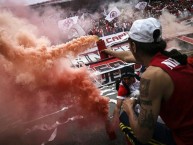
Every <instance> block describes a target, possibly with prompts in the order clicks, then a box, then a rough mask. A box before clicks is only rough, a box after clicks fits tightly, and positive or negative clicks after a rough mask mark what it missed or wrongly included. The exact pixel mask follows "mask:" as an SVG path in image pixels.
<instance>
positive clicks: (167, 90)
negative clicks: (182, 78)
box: [141, 66, 174, 99]
mask: <svg viewBox="0 0 193 145" xmlns="http://www.w3.org/2000/svg"><path fill="white" fill-rule="evenodd" d="M141 78H142V79H147V80H150V81H151V86H152V87H151V88H153V89H154V91H156V92H157V93H161V94H163V96H164V97H166V99H167V98H168V97H170V96H171V94H172V92H173V88H174V85H173V81H172V79H171V77H170V76H169V75H168V73H167V72H165V71H164V70H163V69H161V68H160V67H154V66H150V67H148V68H147V69H146V71H145V72H144V73H143V74H142V76H141Z"/></svg>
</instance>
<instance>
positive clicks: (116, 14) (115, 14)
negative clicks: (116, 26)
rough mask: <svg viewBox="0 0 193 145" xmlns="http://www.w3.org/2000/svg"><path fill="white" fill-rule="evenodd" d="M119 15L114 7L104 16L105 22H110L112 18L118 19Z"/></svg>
mask: <svg viewBox="0 0 193 145" xmlns="http://www.w3.org/2000/svg"><path fill="white" fill-rule="evenodd" d="M120 15H121V12H120V11H119V9H118V8H117V7H114V8H113V9H112V10H111V11H110V12H109V14H108V15H107V16H106V18H105V20H107V21H109V22H111V21H112V20H113V19H114V18H116V17H118V16H120Z"/></svg>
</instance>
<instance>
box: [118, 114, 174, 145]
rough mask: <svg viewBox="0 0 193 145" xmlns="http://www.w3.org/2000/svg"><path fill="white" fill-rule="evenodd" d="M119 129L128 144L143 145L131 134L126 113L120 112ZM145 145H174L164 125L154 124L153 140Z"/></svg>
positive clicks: (168, 130) (170, 134)
mask: <svg viewBox="0 0 193 145" xmlns="http://www.w3.org/2000/svg"><path fill="white" fill-rule="evenodd" d="M120 128H121V130H122V132H123V133H124V134H125V135H126V138H127V141H128V144H132V145H144V144H142V143H140V142H139V141H138V140H137V139H136V137H135V136H134V134H133V131H132V130H131V128H130V125H129V119H128V116H127V114H126V112H122V113H121V116H120ZM146 145H176V144H175V142H174V140H173V137H172V133H171V131H170V129H168V128H167V127H166V125H165V124H162V123H159V122H157V123H156V127H155V130H154V135H153V138H152V139H151V140H150V141H149V142H148V143H147V144H146Z"/></svg>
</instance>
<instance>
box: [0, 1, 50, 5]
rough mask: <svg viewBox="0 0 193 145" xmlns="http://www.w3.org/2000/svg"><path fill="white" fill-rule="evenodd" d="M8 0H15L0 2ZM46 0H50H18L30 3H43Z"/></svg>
mask: <svg viewBox="0 0 193 145" xmlns="http://www.w3.org/2000/svg"><path fill="white" fill-rule="evenodd" d="M7 1H13V0H0V4H1V3H3V2H7ZM45 1H49V0H17V2H20V3H24V4H28V5H30V4H36V3H41V2H45Z"/></svg>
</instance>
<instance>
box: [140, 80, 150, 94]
mask: <svg viewBox="0 0 193 145" xmlns="http://www.w3.org/2000/svg"><path fill="white" fill-rule="evenodd" d="M149 85H150V80H148V79H144V78H141V80H140V95H141V97H147V96H148V91H149Z"/></svg>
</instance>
